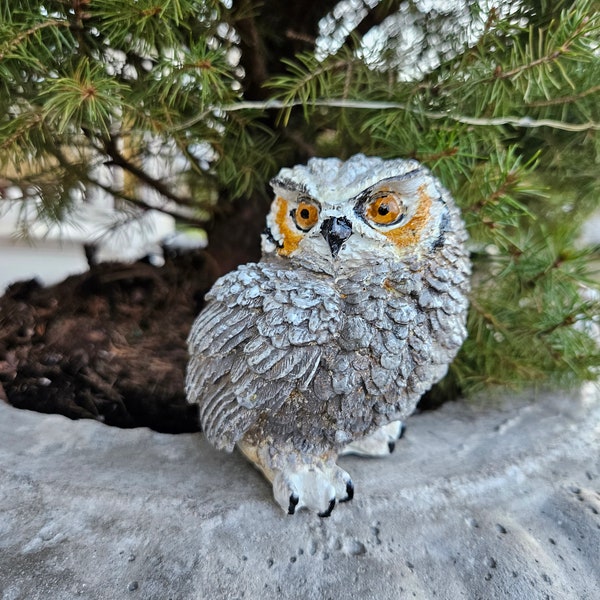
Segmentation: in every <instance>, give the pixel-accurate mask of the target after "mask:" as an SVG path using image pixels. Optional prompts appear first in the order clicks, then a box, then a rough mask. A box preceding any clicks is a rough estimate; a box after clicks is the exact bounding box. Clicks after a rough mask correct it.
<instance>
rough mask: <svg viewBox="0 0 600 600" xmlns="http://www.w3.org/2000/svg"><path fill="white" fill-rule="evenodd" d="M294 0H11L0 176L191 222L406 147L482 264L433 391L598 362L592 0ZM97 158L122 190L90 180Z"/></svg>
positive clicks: (50, 209)
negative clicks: (315, 165)
mask: <svg viewBox="0 0 600 600" xmlns="http://www.w3.org/2000/svg"><path fill="white" fill-rule="evenodd" d="M297 4H298V6H296V4H294V3H283V2H281V1H280V0H263V1H262V2H254V1H252V0H240V1H239V2H234V3H233V6H232V7H231V8H227V7H226V3H223V2H220V1H218V0H210V1H208V0H206V1H190V0H171V1H167V2H160V3H158V2H154V1H153V0H137V1H135V0H126V1H122V0H94V2H91V1H90V0H71V1H67V2H65V1H59V0H53V1H49V2H48V1H45V2H41V0H14V1H11V2H9V3H4V4H3V5H2V6H1V7H0V189H7V188H9V187H12V188H13V189H14V188H15V187H16V188H19V189H21V190H22V196H23V199H24V200H30V199H32V200H34V201H35V203H36V206H37V207H38V210H39V217H40V218H42V219H54V220H64V219H65V218H68V217H69V212H70V209H71V207H72V206H73V205H74V203H76V202H77V201H78V199H80V198H81V197H82V196H85V195H89V194H91V193H93V191H94V190H95V189H101V190H103V191H104V192H109V193H111V194H112V195H113V196H114V198H115V199H121V200H123V201H124V202H125V203H126V205H127V206H129V207H130V208H131V207H132V206H133V207H138V208H141V209H147V208H148V207H149V206H151V205H152V206H157V205H156V203H151V202H150V201H149V200H148V191H149V190H152V191H153V192H154V193H155V194H157V195H158V197H160V198H162V199H163V200H164V203H159V204H158V206H157V207H158V208H159V209H160V210H163V211H165V212H169V213H171V214H174V215H175V216H176V217H177V218H179V219H180V220H181V221H187V222H188V223H191V224H193V225H197V226H199V227H202V226H203V224H204V223H205V222H206V220H207V219H209V218H210V215H211V213H212V211H214V209H215V206H216V203H218V202H227V201H230V200H238V201H239V200H243V201H245V202H246V201H247V202H259V203H262V205H266V198H267V194H268V190H267V185H266V183H267V181H268V179H269V178H270V177H271V176H272V175H273V174H274V173H275V172H276V171H277V170H278V169H279V168H280V167H281V166H283V165H289V164H294V163H296V162H303V161H305V160H306V158H308V157H309V156H311V155H315V154H317V155H336V156H340V157H342V158H344V157H347V156H349V155H351V154H353V153H356V152H364V153H367V154H377V155H381V156H384V157H416V158H418V159H419V160H420V161H422V162H424V163H425V164H427V165H428V166H429V167H430V168H431V169H432V170H433V172H434V173H435V174H436V175H437V176H438V177H439V178H440V179H441V180H442V182H443V183H444V184H445V185H446V187H448V189H450V190H451V192H452V193H453V195H454V196H455V198H456V199H457V201H458V202H459V204H460V206H461V208H462V210H463V214H464V217H465V220H466V222H467V225H468V229H469V232H470V236H471V244H472V250H473V261H474V267H475V274H474V290H473V294H472V309H471V313H470V316H469V330H470V337H469V340H468V341H467V343H466V344H465V346H464V348H463V350H462V351H461V354H460V355H459V358H458V360H457V361H456V362H455V363H454V365H453V366H452V368H451V372H450V374H449V377H448V378H447V379H446V381H445V382H444V384H443V385H442V386H441V387H440V390H456V389H458V390H463V391H469V390H472V389H479V388H481V387H483V386H489V385H494V384H502V385H522V384H529V383H531V382H538V383H540V384H548V383H558V384H572V383H574V382H577V381H580V380H581V379H590V378H594V377H596V376H597V372H598V371H597V370H598V367H599V366H600V354H599V352H598V346H597V341H596V340H595V339H594V335H597V334H595V333H594V331H595V330H594V327H597V326H598V325H597V319H598V315H599V314H600V310H599V309H600V306H599V303H598V300H597V298H598V296H597V295H596V296H595V295H594V291H596V292H597V291H598V280H599V278H598V274H597V273H594V272H593V269H594V268H597V267H594V265H597V263H598V249H594V248H591V249H590V248H587V249H581V248H579V247H578V245H577V239H578V235H579V231H580V227H581V225H582V223H584V222H585V220H586V218H587V217H588V216H589V214H590V213H591V212H592V211H593V210H595V209H597V208H598V205H599V202H598V198H599V197H600V183H599V179H598V177H597V171H598V163H599V159H600V152H599V151H600V140H599V136H598V130H599V129H600V114H599V113H600V85H599V84H598V81H600V60H599V56H600V55H599V53H600V34H599V32H600V11H599V10H598V9H599V8H600V5H599V3H598V2H597V0H573V1H568V0H562V1H560V2H554V3H549V2H522V3H510V2H507V3H501V2H496V3H494V4H492V5H491V7H490V5H489V4H486V6H487V8H485V9H484V7H483V5H480V4H479V3H477V2H476V1H475V0H470V1H469V2H467V3H464V4H460V5H459V4H458V3H457V6H456V7H454V8H452V9H444V10H445V12H439V11H438V12H435V11H431V10H430V11H427V10H426V9H425V8H424V6H425V4H428V3H425V2H422V1H421V0H407V1H404V2H395V1H387V0H386V1H384V2H380V3H373V2H370V3H368V4H367V3H365V4H364V6H363V7H362V8H360V6H359V8H358V9H357V8H356V6H357V5H356V3H355V4H354V5H353V6H354V7H355V9H354V11H353V12H352V11H351V12H348V10H346V11H342V10H339V9H338V10H334V7H335V5H336V4H337V2H335V1H333V0H332V1H328V2H323V3H309V4H310V6H309V5H308V4H304V3H297ZM370 5H371V6H370ZM372 5H374V6H372ZM324 16H327V18H326V19H325V20H321V18H322V17H324ZM156 155H159V156H162V157H163V158H165V159H166V160H167V162H169V161H170V162H172V164H173V168H172V170H171V171H170V172H168V173H167V174H165V175H164V176H157V174H156V173H155V172H153V171H152V170H151V169H150V168H149V167H148V165H149V162H150V159H151V158H152V157H153V156H156ZM106 164H108V165H110V166H111V168H112V169H113V170H116V171H119V170H120V171H121V172H123V173H125V174H126V175H127V176H128V177H129V178H130V179H131V180H133V182H134V185H133V186H129V187H127V188H126V189H124V187H123V186H121V187H119V185H118V184H117V183H116V181H118V178H117V179H115V182H113V183H110V184H107V183H105V182H104V183H103V182H101V181H100V178H99V177H98V175H97V169H98V168H99V165H106Z"/></svg>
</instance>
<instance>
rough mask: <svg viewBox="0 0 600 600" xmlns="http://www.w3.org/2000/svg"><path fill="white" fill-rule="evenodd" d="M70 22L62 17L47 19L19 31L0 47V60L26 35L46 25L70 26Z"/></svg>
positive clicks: (26, 36)
mask: <svg viewBox="0 0 600 600" xmlns="http://www.w3.org/2000/svg"><path fill="white" fill-rule="evenodd" d="M70 26H71V24H70V23H69V21H67V20H63V19H48V20H47V21H43V22H42V23H38V24H37V25H34V26H33V27H30V28H29V29H27V30H25V31H23V32H21V33H20V34H19V35H17V36H16V37H15V38H13V39H12V40H11V41H10V42H8V43H7V44H6V45H5V46H4V48H2V49H0V60H4V59H5V58H6V56H7V55H8V54H9V52H10V51H11V50H13V49H14V48H16V47H17V46H19V44H21V42H23V41H24V40H26V39H27V38H28V37H30V36H32V35H34V34H35V33H37V32H38V31H40V30H42V29H46V28H47V27H70Z"/></svg>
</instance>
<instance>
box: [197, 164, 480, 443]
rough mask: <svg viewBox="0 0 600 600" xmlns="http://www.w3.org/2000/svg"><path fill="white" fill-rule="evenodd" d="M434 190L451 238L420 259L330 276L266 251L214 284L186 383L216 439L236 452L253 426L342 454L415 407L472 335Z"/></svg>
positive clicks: (444, 197) (460, 263)
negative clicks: (354, 442) (348, 445)
mask: <svg viewBox="0 0 600 600" xmlns="http://www.w3.org/2000/svg"><path fill="white" fill-rule="evenodd" d="M378 160H379V161H381V159H378ZM322 162H324V163H325V162H327V161H322ZM393 162H398V161H393ZM383 164H386V165H387V163H383ZM407 165H408V166H406V165H405V166H404V167H403V168H404V169H405V170H409V168H410V169H414V168H415V165H416V163H414V161H413V162H410V163H407ZM330 166H331V165H329V164H327V168H328V169H329V168H330ZM333 167H335V165H333V166H331V169H333V170H332V171H331V173H328V175H327V176H328V177H334V176H335V173H334V171H335V168H333ZM331 169H330V170H331ZM386 169H388V170H389V168H388V167H387V166H386ZM313 170H315V165H313ZM366 172H368V177H369V178H370V179H369V182H370V181H371V179H373V175H372V173H371V171H369V170H368V169H367V171H366ZM387 172H388V171H387V170H386V173H387ZM298 173H300V172H299V171H298V172H296V171H292V170H287V171H286V172H285V174H284V175H285V177H284V178H283V179H282V180H281V181H283V180H284V179H285V178H286V177H287V178H291V177H293V176H296V175H298ZM300 174H301V173H300ZM423 177H430V176H429V175H428V174H427V172H424V174H423ZM346 179H349V176H348V177H346ZM279 183H281V182H279ZM279 183H278V185H279ZM311 185H313V184H311ZM348 185H350V184H348ZM436 185H437V184H436ZM436 189H437V190H438V192H439V194H440V196H441V200H440V202H443V204H444V210H447V213H448V214H447V225H446V226H445V231H444V240H443V243H442V242H436V244H437V245H435V244H432V245H431V247H427V248H425V249H421V251H420V252H419V253H418V254H417V255H416V256H415V255H412V254H411V255H408V254H407V255H406V256H403V257H391V256H390V255H382V257H381V258H377V259H372V258H370V257H365V263H364V265H362V266H361V265H360V264H358V265H357V264H356V261H355V262H353V263H351V264H349V265H348V266H344V264H343V263H342V261H341V259H340V266H339V268H338V269H337V271H336V273H335V276H332V274H331V273H326V272H323V270H322V269H318V268H315V269H314V270H312V269H311V268H309V267H308V266H307V264H308V259H303V260H302V261H295V260H290V259H289V258H287V257H281V256H279V255H277V254H275V253H265V254H264V255H263V258H262V260H261V261H260V262H259V263H257V264H248V265H244V266H241V267H239V268H238V269H237V270H236V271H234V272H232V273H229V274H228V275H226V276H224V277H222V278H221V279H219V280H218V281H217V283H216V284H215V286H214V287H213V289H212V290H211V291H210V292H209V294H207V296H206V307H205V308H204V310H203V311H202V312H201V313H200V315H199V316H198V318H197V320H196V322H195V323H194V325H193V328H192V330H191V333H190V336H189V340H188V343H189V351H190V362H189V366H188V373H187V379H186V392H187V395H188V398H189V400H190V401H191V402H197V403H198V404H199V407H200V419H201V423H202V428H203V430H204V432H205V434H206V436H207V438H208V439H209V441H210V442H211V443H213V444H214V445H215V446H216V447H218V448H221V449H226V450H231V449H232V448H233V446H234V445H235V443H236V442H238V441H239V440H240V439H241V437H242V436H243V435H244V434H246V433H247V432H248V431H249V430H253V431H256V432H257V435H262V436H264V437H269V436H270V437H272V438H274V439H277V438H278V437H280V438H281V439H286V440H291V441H292V443H293V444H294V445H295V446H297V447H302V448H309V449H314V450H319V451H322V450H323V449H326V448H328V447H330V448H335V449H337V450H339V449H340V448H341V446H342V445H343V444H345V443H348V442H349V441H351V440H353V439H357V438H360V437H362V436H365V435H367V434H368V433H370V432H372V431H373V430H374V429H375V428H377V427H379V426H381V425H383V424H386V423H387V422H389V421H391V420H395V419H402V418H404V417H406V416H407V415H408V414H410V413H411V412H412V411H413V410H414V407H415V405H416V403H417V401H418V399H419V397H420V396H421V395H422V394H423V393H424V392H425V391H427V390H428V389H429V388H430V387H431V385H432V384H433V383H435V382H436V381H438V380H439V379H440V378H441V377H443V376H444V374H445V373H446V370H447V368H448V365H449V363H450V362H451V361H452V359H453V358H454V356H455V354H456V352H457V350H458V348H459V347H460V345H461V344H462V342H463V340H464V338H465V336H466V330H465V315H466V310H467V293H468V277H469V264H468V259H467V254H466V251H465V249H464V242H465V240H466V234H465V230H464V226H463V224H462V221H461V219H460V217H459V215H458V211H457V209H456V208H455V206H454V204H453V202H452V199H451V198H450V197H449V195H448V194H447V192H445V191H444V190H441V188H439V186H438V187H437V188H436ZM312 193H314V194H318V189H317V190H312ZM328 193H330V192H328Z"/></svg>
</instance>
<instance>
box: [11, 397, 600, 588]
mask: <svg viewBox="0 0 600 600" xmlns="http://www.w3.org/2000/svg"><path fill="white" fill-rule="evenodd" d="M531 400H532V399H531V398H523V399H521V400H520V401H508V400H504V402H503V403H502V408H498V409H489V408H488V409H486V410H484V409H478V408H475V407H469V406H468V405H465V404H462V403H452V404H447V405H445V406H444V407H442V409H440V410H439V411H436V412H432V413H425V414H421V415H416V416H413V417H412V418H411V419H410V420H409V422H408V429H407V432H406V434H405V436H404V438H403V439H402V440H400V441H399V442H398V444H397V449H396V453H395V454H394V455H392V456H391V457H389V458H387V459H382V460H370V459H359V458H351V457H348V458H343V459H341V460H340V464H341V465H342V466H343V467H344V468H345V469H348V470H351V471H352V473H353V475H354V481H355V484H356V487H357V491H360V493H359V494H357V496H356V498H355V500H354V502H352V503H350V504H345V505H343V506H340V507H338V508H337V509H336V511H334V512H333V514H332V516H331V518H330V519H319V518H318V517H317V516H316V515H314V514H311V513H299V514H298V515H296V516H295V517H288V516H286V515H284V514H282V513H281V512H279V511H274V510H273V504H272V500H271V492H270V489H269V486H268V485H267V484H266V483H265V482H264V481H262V480H261V477H260V475H259V474H258V473H256V472H255V471H254V470H252V469H249V468H248V465H247V463H246V461H245V460H244V459H242V458H241V457H240V456H239V455H238V454H237V453H235V454H233V455H232V456H227V455H225V454H223V453H221V452H218V451H216V450H214V449H213V448H211V447H210V446H209V445H208V444H207V443H206V442H205V441H204V440H203V438H202V437H201V436H197V435H189V434H185V435H179V436H174V435H166V434H158V433H155V432H151V431H149V430H145V429H138V430H118V429H114V428H109V427H106V426H103V425H101V424H99V423H97V422H93V421H78V422H73V421H69V420H68V419H65V418H63V417H59V416H55V415H41V414H36V413H29V412H23V411H18V410H16V409H14V408H12V407H9V406H7V405H5V404H3V403H1V402H0V598H2V600H48V599H49V598H51V599H52V600H72V599H73V598H89V599H90V600H115V599H122V598H131V599H135V598H140V599H142V598H143V599H144V600H166V599H168V598H172V599H173V600H199V599H204V598H206V599H210V600H229V599H236V598H244V599H251V598H261V599H262V600H271V599H273V600H275V599H277V600H300V599H302V600H322V599H327V598H332V599H336V600H356V599H370V598H377V599H378V600H388V599H389V600H398V599H402V598H416V599H421V600H431V599H433V598H438V599H441V600H457V599H459V600H463V599H464V600H473V599H475V598H484V599H485V600H496V599H498V600H505V599H510V600H521V599H522V600H544V599H546V598H551V599H554V600H596V599H597V598H600V570H599V567H598V548H599V547H600V515H599V514H598V513H599V512H600V435H599V434H600V432H599V429H598V423H600V394H599V392H598V390H597V389H595V388H593V387H591V386H590V387H588V388H587V389H586V391H585V394H583V396H580V395H579V394H572V395H568V396H567V395H552V396H546V397H541V398H538V400H537V402H536V403H531ZM498 403H500V399H498ZM488 406H489V403H488Z"/></svg>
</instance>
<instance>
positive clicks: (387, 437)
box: [341, 421, 404, 457]
mask: <svg viewBox="0 0 600 600" xmlns="http://www.w3.org/2000/svg"><path fill="white" fill-rule="evenodd" d="M403 433H404V424H403V423H402V421H392V422H391V423H388V424H387V425H384V426H383V427H380V428H379V429H377V430H376V431H375V432H374V433H372V434H371V435H368V436H367V437H364V438H362V439H360V440H355V441H354V442H352V443H351V444H348V445H347V446H346V447H345V448H344V450H343V451H342V452H341V454H357V455H358V456H374V457H378V456H388V455H390V454H392V452H394V450H395V449H396V442H397V440H399V439H400V438H401V437H402V434H403Z"/></svg>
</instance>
